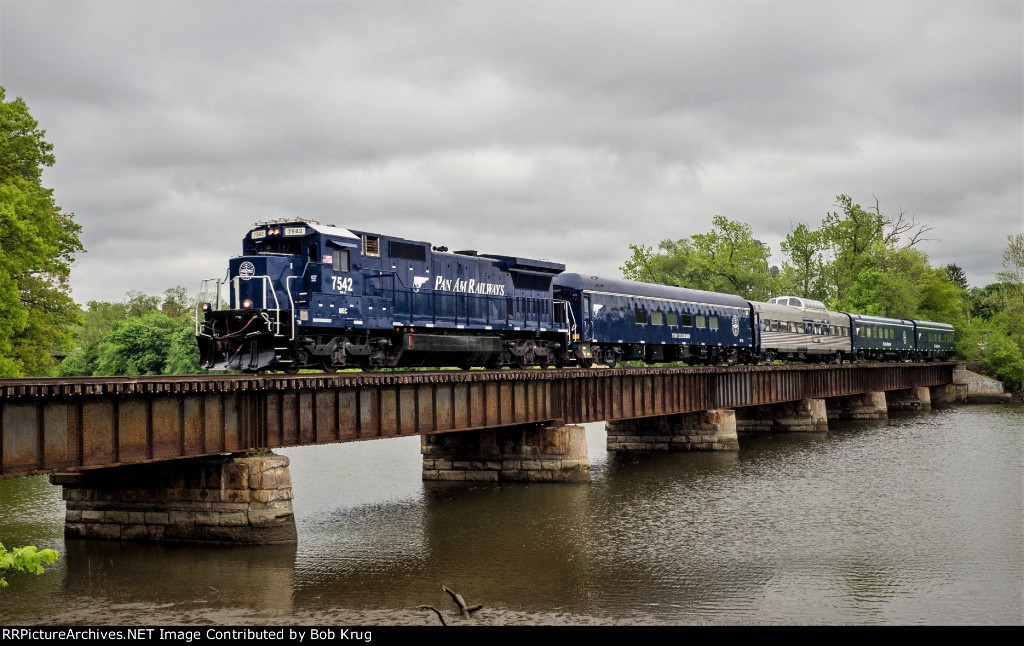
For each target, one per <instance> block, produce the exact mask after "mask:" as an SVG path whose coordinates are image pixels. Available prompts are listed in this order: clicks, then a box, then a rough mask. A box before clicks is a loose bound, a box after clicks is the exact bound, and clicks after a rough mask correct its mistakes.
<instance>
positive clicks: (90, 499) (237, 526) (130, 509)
mask: <svg viewBox="0 0 1024 646" xmlns="http://www.w3.org/2000/svg"><path fill="white" fill-rule="evenodd" d="M288 464H289V461H288V458H287V457H285V456H283V455H268V456H260V457H232V456H213V457H206V458H189V459H182V460H171V461H167V462H160V463H155V464H145V465H135V466H123V467H111V468H106V469H95V470H89V471H79V472H75V473H57V474H53V475H51V476H50V482H51V483H53V484H55V485H60V486H61V487H63V489H64V491H63V496H64V500H65V502H66V506H67V512H66V516H65V523H64V535H65V536H67V537H69V538H106V539H119V540H149V541H181V542H204V543H242V544H268V543H295V542H296V540H297V538H296V537H297V535H296V530H295V517H294V515H293V513H292V486H291V474H290V473H289V471H288Z"/></svg>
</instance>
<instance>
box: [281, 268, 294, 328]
mask: <svg viewBox="0 0 1024 646" xmlns="http://www.w3.org/2000/svg"><path fill="white" fill-rule="evenodd" d="M294 279H295V276H289V277H288V278H285V280H284V288H285V290H286V291H287V292H288V306H289V307H290V308H291V309H290V310H289V312H291V317H292V321H291V323H292V325H291V327H292V338H290V339H288V340H289V341H294V340H295V327H296V326H295V316H296V314H295V300H294V299H293V298H292V284H291V281H292V280H294ZM277 336H281V323H280V321H278V326H277Z"/></svg>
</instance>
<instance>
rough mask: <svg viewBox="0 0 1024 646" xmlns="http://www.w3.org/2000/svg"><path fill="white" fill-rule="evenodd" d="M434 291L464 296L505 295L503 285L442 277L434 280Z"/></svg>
mask: <svg viewBox="0 0 1024 646" xmlns="http://www.w3.org/2000/svg"><path fill="white" fill-rule="evenodd" d="M434 290H435V291H442V292H462V293H464V294H479V295H481V296H504V295H505V286H504V285H499V284H497V283H478V282H476V281H475V280H472V279H470V280H462V279H461V278H455V279H446V278H444V277H443V276H438V277H437V278H436V279H434Z"/></svg>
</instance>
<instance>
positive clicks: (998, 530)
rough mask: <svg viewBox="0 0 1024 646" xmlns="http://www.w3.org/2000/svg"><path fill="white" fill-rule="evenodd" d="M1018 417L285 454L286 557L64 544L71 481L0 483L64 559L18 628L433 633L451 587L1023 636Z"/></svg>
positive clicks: (501, 611)
mask: <svg viewBox="0 0 1024 646" xmlns="http://www.w3.org/2000/svg"><path fill="white" fill-rule="evenodd" d="M1022 413H1024V411H1022V409H1020V408H1007V407H1002V408H1000V407H970V408H958V409H950V410H944V411H936V412H931V413H921V414H915V415H905V416H900V417H898V418H893V419H890V420H888V421H882V422H860V423H851V424H836V423H833V424H832V430H831V431H830V432H829V433H827V434H778V435H771V436H749V437H742V438H741V449H740V451H738V452H721V453H719V452H709V453H676V454H663V455H650V454H647V455H625V456H618V455H614V454H612V455H609V454H607V453H606V452H605V451H604V450H603V442H604V432H603V425H590V426H589V427H588V429H587V435H588V443H589V445H590V457H591V481H590V482H589V483H576V484H548V483H529V484H526V483H515V484H476V485H469V486H467V485H465V484H455V483H438V482H432V483H424V482H422V481H421V479H420V459H421V458H420V454H419V441H418V439H417V438H400V439H395V440H386V441H381V442H366V443H361V444H351V445H336V446H325V447H308V448H303V449H289V450H286V451H285V452H286V453H287V454H288V455H289V456H290V457H291V458H292V480H293V485H294V491H295V495H296V500H295V510H296V518H297V523H298V529H299V544H298V546H291V547H287V546H286V547H281V546H267V547H234V548H225V547H211V546H185V545H173V544H169V545H146V544H135V543H130V544H119V543H108V542H104V541H69V542H68V543H67V544H66V545H65V544H64V542H63V540H62V539H61V537H60V535H61V532H62V526H63V523H62V519H63V504H62V503H61V502H60V499H59V489H58V488H56V487H52V486H50V485H49V484H48V482H47V481H46V479H45V478H29V479H23V480H7V481H0V529H2V536H3V538H2V540H4V541H5V542H6V543H7V544H24V543H26V542H34V543H36V544H39V545H46V546H57V548H58V549H61V551H62V560H61V561H60V563H59V564H58V567H56V568H54V569H53V570H52V571H51V572H47V574H46V575H44V576H42V577H30V578H28V579H25V578H20V579H18V580H17V582H16V583H17V585H12V588H10V589H8V591H5V592H4V600H5V602H8V603H6V604H5V606H4V607H2V608H0V616H2V617H3V618H4V619H5V620H6V621H9V622H11V623H26V622H31V621H33V619H32V617H33V616H34V614H33V613H36V612H38V610H37V609H38V608H39V607H40V604H42V605H46V606H49V607H55V608H59V610H58V613H59V614H60V616H61V617H63V618H64V620H66V621H68V622H82V623H90V622H92V623H99V622H107V623H139V622H144V621H157V622H164V623H204V622H205V623H210V622H214V623H218V622H219V623H224V622H229V623H253V622H259V621H273V622H281V621H285V620H287V621H300V622H306V623H323V621H324V620H325V619H324V618H328V619H329V618H335V620H336V621H339V622H344V621H348V622H353V621H354V622H362V623H434V622H436V619H434V618H432V617H431V616H430V615H429V614H424V613H423V612H422V611H417V610H416V606H418V605H420V604H431V605H435V606H438V607H444V608H452V605H451V602H450V601H449V600H448V599H447V597H445V596H444V595H443V593H441V591H440V589H441V585H447V586H448V587H450V588H452V589H454V590H456V591H458V592H459V593H461V594H462V595H463V596H464V597H465V598H466V599H467V600H468V601H469V602H470V603H482V604H484V605H485V606H486V612H485V613H483V614H482V615H481V616H480V618H479V620H478V621H479V622H481V623H486V622H491V623H673V624H679V623H706V622H720V623H763V622H770V623H774V622H782V623H833V622H849V623H935V624H945V623H972V624H973V623H1019V622H1020V621H1021V620H1024V616H1022V613H1021V608H1022V599H1024V590H1022V577H1021V572H1022V571H1024V548H1022V542H1021V541H1020V535H1021V534H1020V531H1021V523H1022V509H1024V505H1022V501H1021V499H1022V492H1021V484H1020V483H1021V481H1022V480H1021V474H1022V471H1024V468H1022V465H1021V458H1020V456H1021V455H1024V433H1022V432H1021V429H1022V427H1024V425H1022V424H1021V422H1022V421H1024V414H1022ZM9 537H10V538H9ZM339 609H341V610H339ZM340 612H348V613H350V614H345V615H339V614H338V613H340ZM351 613H356V614H351ZM353 617H355V618H354V619H353ZM268 618H269V619H268Z"/></svg>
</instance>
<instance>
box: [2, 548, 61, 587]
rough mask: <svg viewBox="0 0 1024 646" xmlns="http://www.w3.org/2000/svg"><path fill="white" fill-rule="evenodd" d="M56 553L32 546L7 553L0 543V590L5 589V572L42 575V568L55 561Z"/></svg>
mask: <svg viewBox="0 0 1024 646" xmlns="http://www.w3.org/2000/svg"><path fill="white" fill-rule="evenodd" d="M57 556H58V555H57V552H56V551H54V550H51V549H44V550H39V549H36V547H35V546H34V545H26V546H25V547H15V548H13V549H12V550H10V551H8V550H7V548H5V547H4V545H3V543H0V588H6V587H7V580H6V579H5V578H4V573H6V572H32V573H35V574H42V573H43V566H44V565H50V564H51V563H53V562H54V561H56V560H57Z"/></svg>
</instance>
